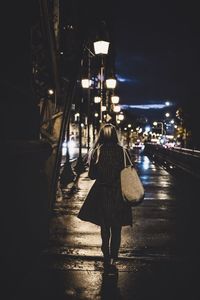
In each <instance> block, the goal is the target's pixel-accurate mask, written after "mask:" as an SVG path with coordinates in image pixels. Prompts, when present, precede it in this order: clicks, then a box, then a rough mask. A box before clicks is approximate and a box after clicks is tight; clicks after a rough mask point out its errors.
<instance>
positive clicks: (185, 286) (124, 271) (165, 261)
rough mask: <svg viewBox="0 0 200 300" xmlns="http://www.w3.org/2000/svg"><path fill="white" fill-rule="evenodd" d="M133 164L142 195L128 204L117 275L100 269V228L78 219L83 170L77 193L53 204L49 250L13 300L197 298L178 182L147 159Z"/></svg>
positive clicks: (87, 183) (86, 183)
mask: <svg viewBox="0 0 200 300" xmlns="http://www.w3.org/2000/svg"><path fill="white" fill-rule="evenodd" d="M138 168H139V173H140V176H141V179H142V181H143V183H144V186H145V190H146V196H145V200H144V202H143V203H142V204H141V205H140V206H138V207H136V208H134V209H133V227H132V228H131V227H124V228H123V230H122V244H121V248H120V255H119V260H118V262H117V268H118V274H116V276H106V275H105V274H104V270H103V261H102V253H101V250H100V245H101V240H100V233H99V227H98V226H96V225H93V224H90V223H87V222H83V221H81V220H79V219H78V218H77V213H78V211H79V209H80V207H81V205H82V203H83V201H84V198H85V196H86V195H87V193H88V191H89V189H90V187H91V186H92V184H93V181H91V180H89V178H88V177H87V172H85V173H84V174H82V175H81V176H80V178H79V181H78V190H77V192H76V193H75V194H74V195H72V196H71V197H69V196H67V194H66V195H65V193H64V198H63V200H62V201H61V202H57V203H56V206H55V209H54V216H53V217H52V223H51V239H50V246H49V249H48V250H47V251H46V253H44V255H43V256H42V257H41V261H40V262H38V265H37V266H35V269H34V270H32V272H31V271H30V276H29V277H28V276H27V277H26V279H25V280H24V282H23V291H20V293H19V298H17V299H28V300H29V299H30V300H32V299H37V300H38V299H43V300H45V299H48V300H49V299H52V300H53V299H56V300H61V299H63V300H64V299H81V300H82V299H88V300H89V299H90V300H96V299H109V300H111V299H113V300H117V299H125V300H126V299H134V300H135V299H136V300H143V299H145V300H146V299H147V300H153V299H154V300H157V299H159V300H160V299H162V300H163V299H164V300H165V299H166V300H169V299H170V300H172V299H182V300H183V299H184V300H185V299H190V300H193V299H200V297H199V296H200V293H199V290H198V277H199V276H198V273H199V260H198V259H197V257H196V256H194V257H192V256H191V253H188V252H187V251H186V252H185V251H184V250H185V249H188V246H187V245H186V244H187V237H186V240H184V239H183V240H181V239H180V237H178V241H179V245H178V246H177V202H178V201H179V199H178V194H177V192H176V184H177V183H176V181H175V179H174V178H173V177H172V176H171V175H169V174H168V173H167V172H166V171H165V170H164V169H161V168H160V167H159V166H156V165H154V164H152V163H151V162H150V161H149V160H148V158H147V157H139V158H138ZM178 188H179V187H178ZM180 196H181V197H182V195H180ZM179 217H180V216H179ZM183 217H184V218H186V217H187V216H186V215H184V216H183ZM178 220H179V219H178ZM179 221H180V222H181V219H180V220H179ZM181 243H182V244H181ZM184 243H185V247H184V248H183V249H182V253H180V252H177V249H178V250H180V248H181V247H182V245H184ZM186 254H187V255H186Z"/></svg>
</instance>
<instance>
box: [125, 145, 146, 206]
mask: <svg viewBox="0 0 200 300" xmlns="http://www.w3.org/2000/svg"><path fill="white" fill-rule="evenodd" d="M123 152H124V168H123V169H122V171H121V174H120V176H121V190H122V196H123V198H124V201H125V202H127V203H128V204H130V205H131V206H135V205H137V204H139V203H141V201H142V200H143V199H144V187H143V184H142V182H141V180H140V178H139V176H138V174H137V171H136V169H135V168H134V167H133V164H132V162H131V160H130V158H129V156H128V153H127V152H126V150H125V149H124V148H123ZM127 158H128V160H129V162H130V164H131V165H129V166H127Z"/></svg>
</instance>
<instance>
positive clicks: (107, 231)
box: [101, 223, 110, 260]
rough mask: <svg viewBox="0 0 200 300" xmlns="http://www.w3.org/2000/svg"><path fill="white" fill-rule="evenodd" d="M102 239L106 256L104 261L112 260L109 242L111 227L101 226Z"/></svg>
mask: <svg viewBox="0 0 200 300" xmlns="http://www.w3.org/2000/svg"><path fill="white" fill-rule="evenodd" d="M101 239H102V246H101V250H102V252H103V255H104V259H108V260H109V258H110V250H109V241H110V226H109V225H108V224H106V223H104V224H102V225H101Z"/></svg>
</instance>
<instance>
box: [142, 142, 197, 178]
mask: <svg viewBox="0 0 200 300" xmlns="http://www.w3.org/2000/svg"><path fill="white" fill-rule="evenodd" d="M144 152H145V153H146V154H147V155H148V156H149V157H150V158H152V159H154V160H157V161H159V162H160V163H161V164H162V163H163V164H168V165H170V166H171V167H172V168H173V167H176V168H179V169H182V170H183V171H186V172H188V173H190V174H192V175H193V176H195V177H197V178H199V179H200V151H198V150H192V149H185V148H179V147H173V148H165V147H163V146H161V145H157V144H151V143H147V144H146V145H145V149H144Z"/></svg>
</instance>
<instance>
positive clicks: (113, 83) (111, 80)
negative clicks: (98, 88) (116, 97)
mask: <svg viewBox="0 0 200 300" xmlns="http://www.w3.org/2000/svg"><path fill="white" fill-rule="evenodd" d="M116 85H117V80H116V79H115V78H108V79H106V87H107V88H108V89H115V87H116Z"/></svg>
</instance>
